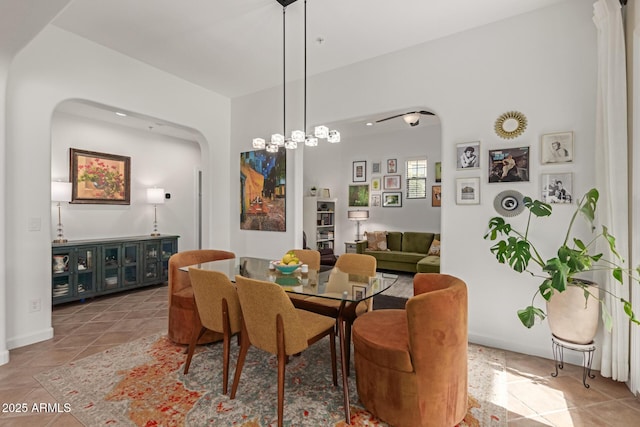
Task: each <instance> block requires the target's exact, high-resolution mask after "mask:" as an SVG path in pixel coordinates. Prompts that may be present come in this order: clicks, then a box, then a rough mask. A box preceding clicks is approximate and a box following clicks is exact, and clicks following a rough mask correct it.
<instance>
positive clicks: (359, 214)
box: [347, 211, 369, 221]
mask: <svg viewBox="0 0 640 427" xmlns="http://www.w3.org/2000/svg"><path fill="white" fill-rule="evenodd" d="M347 217H348V218H349V219H350V220H353V221H366V220H368V219H369V211H349V212H348V213H347Z"/></svg>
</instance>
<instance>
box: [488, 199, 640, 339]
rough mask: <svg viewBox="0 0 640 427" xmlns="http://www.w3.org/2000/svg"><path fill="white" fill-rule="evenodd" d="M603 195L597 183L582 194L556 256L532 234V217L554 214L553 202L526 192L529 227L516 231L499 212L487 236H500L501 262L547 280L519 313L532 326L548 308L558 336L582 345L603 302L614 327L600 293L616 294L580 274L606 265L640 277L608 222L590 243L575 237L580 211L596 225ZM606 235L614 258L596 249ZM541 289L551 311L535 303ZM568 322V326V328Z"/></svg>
mask: <svg viewBox="0 0 640 427" xmlns="http://www.w3.org/2000/svg"><path fill="white" fill-rule="evenodd" d="M598 198H599V193H598V191H597V190H596V189H595V188H593V189H591V190H589V191H588V192H587V193H586V194H585V195H584V196H583V197H582V198H581V199H580V201H579V202H578V204H577V207H576V210H575V212H574V213H573V215H572V217H571V220H570V222H569V225H568V227H567V230H566V234H565V238H564V241H563V242H562V244H561V245H560V247H559V248H558V250H557V251H556V253H555V256H553V257H552V258H544V257H543V256H542V254H541V253H540V252H539V251H538V249H537V248H536V246H535V245H534V243H533V242H532V241H531V240H530V237H529V236H530V227H531V226H532V223H531V219H532V216H536V217H546V216H550V215H551V212H552V209H551V205H549V204H547V203H544V202H542V201H540V200H532V199H531V198H530V197H525V198H524V199H523V204H524V206H525V207H526V208H527V209H528V210H529V217H528V219H527V225H526V229H525V231H524V232H521V231H518V230H515V229H514V228H513V227H512V226H511V224H509V223H508V222H506V221H505V219H504V218H502V217H499V216H496V217H493V218H491V219H490V220H489V231H488V232H487V234H485V236H484V238H485V239H489V240H497V239H500V240H498V242H497V243H496V244H495V245H493V246H491V248H490V250H491V252H492V253H493V254H494V255H495V256H496V259H497V260H498V262H499V263H501V264H508V265H509V266H510V267H511V268H512V269H513V270H515V271H517V272H519V273H523V272H527V273H529V274H531V275H532V276H534V277H539V278H541V279H542V283H541V284H540V286H539V287H538V289H537V290H536V292H535V294H534V296H533V298H532V301H531V305H529V306H528V307H526V308H524V309H522V310H518V317H519V318H520V321H521V322H522V324H523V325H524V326H526V327H527V328H531V327H532V326H533V325H534V324H535V319H536V317H538V318H539V319H540V320H544V319H545V317H546V316H547V313H548V315H549V327H550V328H551V332H552V333H553V334H554V335H555V336H557V337H558V338H561V339H564V340H567V341H571V342H576V343H578V344H586V343H589V342H591V341H592V340H593V337H594V336H595V333H596V330H597V324H598V306H599V305H600V306H601V307H602V319H603V322H604V325H605V327H606V328H607V330H611V328H612V319H611V315H610V313H609V311H608V310H607V307H606V306H605V304H604V300H602V299H601V298H600V291H603V292H607V293H609V294H612V293H611V292H610V291H607V290H601V289H599V287H598V285H597V284H595V283H593V282H591V281H588V280H585V279H584V278H580V277H579V276H578V275H580V274H581V273H587V272H590V271H602V270H606V271H610V272H611V273H612V275H613V278H614V279H615V280H616V281H618V282H620V283H621V284H622V283H623V277H624V276H625V275H626V276H628V277H629V278H630V280H632V281H638V276H637V273H640V269H639V268H636V271H635V272H634V271H632V270H629V269H626V268H624V267H623V266H621V265H620V263H623V259H622V258H621V256H620V254H618V252H617V250H616V246H615V237H614V236H612V235H611V234H609V231H608V229H607V227H606V226H603V227H602V230H601V231H600V232H599V233H598V234H596V235H595V236H594V237H593V238H592V239H591V241H590V242H588V243H586V244H585V243H584V242H583V241H582V240H580V239H578V238H576V237H574V236H572V228H573V225H574V223H575V220H576V218H577V217H578V216H579V215H580V216H582V217H583V218H585V219H586V220H587V221H588V222H589V224H590V226H591V229H592V230H594V229H595V227H594V226H593V221H594V218H595V211H596V206H597V202H598ZM602 239H604V241H606V243H607V244H608V247H609V249H610V252H611V255H612V256H613V258H614V259H613V260H610V259H607V258H605V257H603V254H602V253H597V250H596V248H595V245H596V243H597V242H598V241H600V240H602ZM531 264H534V267H535V268H534V269H531V268H530V266H531ZM538 294H540V295H542V297H543V298H544V299H545V300H546V302H547V313H545V311H544V310H543V309H541V308H540V307H536V306H535V305H534V303H535V299H536V297H537V296H538ZM612 295H613V294H612ZM614 296H615V295H614ZM616 299H619V300H620V302H621V303H622V304H623V306H624V311H625V313H626V314H627V315H628V316H629V319H630V320H631V321H632V322H634V323H636V324H640V321H639V320H638V319H637V318H636V317H635V314H634V313H633V310H632V308H631V304H630V303H629V301H626V300H625V299H623V298H618V297H616ZM598 302H599V303H600V304H598ZM558 311H559V312H558ZM565 325H566V327H567V328H566V330H563V329H565ZM582 329H588V331H582Z"/></svg>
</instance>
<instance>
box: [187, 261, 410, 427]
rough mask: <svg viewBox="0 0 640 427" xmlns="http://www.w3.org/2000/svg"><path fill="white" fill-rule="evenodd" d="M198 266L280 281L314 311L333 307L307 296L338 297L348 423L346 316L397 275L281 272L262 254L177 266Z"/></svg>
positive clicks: (295, 300)
mask: <svg viewBox="0 0 640 427" xmlns="http://www.w3.org/2000/svg"><path fill="white" fill-rule="evenodd" d="M192 267H193V268H199V269H203V270H214V271H220V272H222V273H225V274H226V275H227V277H228V278H229V280H231V281H232V282H233V281H235V277H236V275H240V276H243V277H248V278H251V279H256V280H264V281H268V282H274V283H277V284H279V285H280V286H282V287H283V288H284V290H285V291H286V292H288V293H289V294H290V295H291V296H292V298H291V301H292V302H293V304H294V306H296V307H297V308H301V309H304V310H309V311H313V312H316V313H319V314H325V315H329V314H333V313H335V310H336V308H335V307H328V306H327V305H323V304H318V303H317V302H314V301H313V299H315V300H316V301H317V300H318V299H317V298H313V299H311V300H309V299H308V298H306V297H320V298H324V299H327V300H334V301H339V302H340V304H339V305H338V304H337V303H336V305H338V307H337V312H338V316H337V325H338V342H339V344H340V356H341V363H340V368H341V373H342V388H343V394H344V408H345V410H344V411H345V412H344V413H345V419H346V421H347V423H349V420H350V419H351V413H350V403H349V388H348V381H347V376H348V372H349V366H348V363H345V361H348V360H349V358H348V353H347V352H350V350H348V349H347V346H350V345H351V343H348V342H345V341H346V339H345V319H346V318H354V317H355V309H356V306H357V305H358V303H359V302H361V301H365V300H367V299H369V298H373V297H374V296H376V295H378V294H380V293H382V292H384V291H385V290H387V289H389V288H390V287H391V286H393V285H394V284H395V283H396V282H397V280H398V276H397V275H395V274H388V273H381V272H378V273H376V275H375V276H373V277H369V276H362V275H355V274H348V273H346V272H342V271H340V270H339V269H337V268H335V267H334V268H331V269H327V270H320V271H318V270H313V269H309V271H308V272H305V273H303V272H302V271H301V269H300V268H298V269H297V270H295V271H294V272H293V273H291V274H284V273H281V272H280V271H278V270H276V269H275V268H273V267H272V265H271V260H268V259H263V258H252V257H239V258H232V259H225V260H218V261H210V262H205V263H201V264H195V265H189V266H185V267H181V268H180V270H182V271H183V272H188V271H189V268H192Z"/></svg>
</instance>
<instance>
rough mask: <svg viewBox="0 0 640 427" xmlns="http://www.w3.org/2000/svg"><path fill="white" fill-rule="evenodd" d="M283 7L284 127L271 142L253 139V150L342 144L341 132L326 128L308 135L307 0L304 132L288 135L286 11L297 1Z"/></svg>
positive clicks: (271, 150) (289, 2) (319, 128)
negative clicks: (323, 141)
mask: <svg viewBox="0 0 640 427" xmlns="http://www.w3.org/2000/svg"><path fill="white" fill-rule="evenodd" d="M276 1H278V3H280V4H281V5H282V63H283V64H282V92H283V112H282V116H283V125H282V134H280V133H276V134H273V135H271V139H270V141H268V142H267V141H266V140H265V139H264V138H260V137H257V138H253V148H255V149H256V150H267V152H270V153H277V152H278V149H279V148H280V147H285V148H286V149H288V150H293V149H296V148H298V144H302V143H304V145H306V146H307V147H316V146H317V145H318V140H319V139H326V140H327V141H328V142H330V143H336V142H340V132H338V131H337V130H335V129H333V130H329V128H328V127H326V126H316V127H315V128H314V131H313V134H310V133H307V0H304V128H303V129H304V130H294V131H292V132H291V136H290V137H286V136H285V135H286V134H287V97H286V94H287V92H286V83H287V79H286V71H285V70H286V40H287V38H286V32H285V28H286V10H287V6H288V5H290V4H292V3H295V2H296V1H297V0H288V1H280V0H276Z"/></svg>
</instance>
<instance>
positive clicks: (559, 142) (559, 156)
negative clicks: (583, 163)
mask: <svg viewBox="0 0 640 427" xmlns="http://www.w3.org/2000/svg"><path fill="white" fill-rule="evenodd" d="M540 152H541V153H542V164H548V163H570V162H572V161H573V132H557V133H548V134H546V135H542V137H541V139H540Z"/></svg>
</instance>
